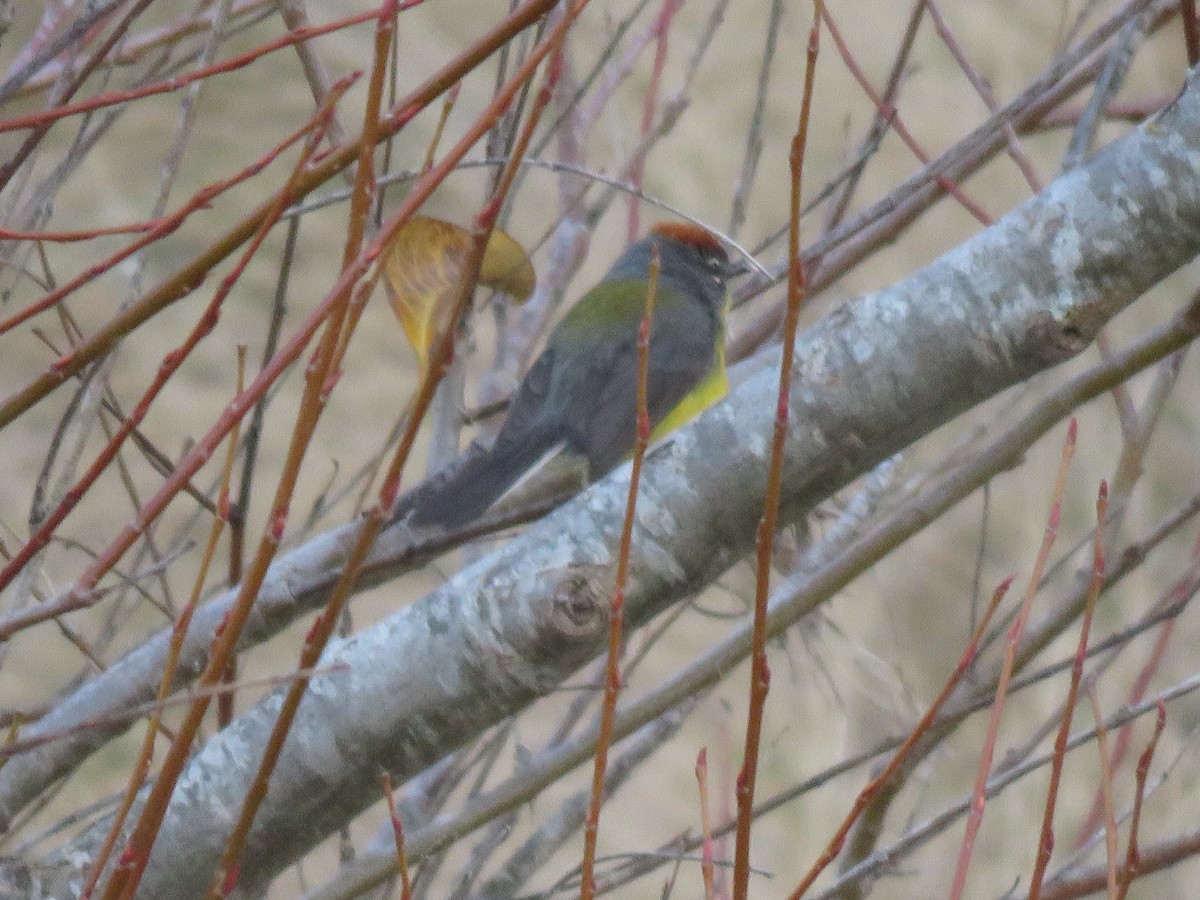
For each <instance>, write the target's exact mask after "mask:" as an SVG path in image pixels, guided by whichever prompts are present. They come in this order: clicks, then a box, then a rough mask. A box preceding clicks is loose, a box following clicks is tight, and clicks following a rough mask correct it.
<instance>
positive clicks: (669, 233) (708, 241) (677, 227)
mask: <svg viewBox="0 0 1200 900" xmlns="http://www.w3.org/2000/svg"><path fill="white" fill-rule="evenodd" d="M650 231H651V232H653V233H654V234H661V235H662V236H663V237H666V238H671V239H672V240H675V241H679V242H680V243H681V244H691V245H692V246H694V247H699V248H701V249H703V250H721V249H723V248H722V247H721V242H720V241H719V240H717V238H716V235H714V234H713V233H712V232H711V231H709V230H708V229H707V228H702V227H701V226H699V225H693V224H692V223H691V222H660V223H658V224H657V225H655V226H654V227H653V228H651V229H650Z"/></svg>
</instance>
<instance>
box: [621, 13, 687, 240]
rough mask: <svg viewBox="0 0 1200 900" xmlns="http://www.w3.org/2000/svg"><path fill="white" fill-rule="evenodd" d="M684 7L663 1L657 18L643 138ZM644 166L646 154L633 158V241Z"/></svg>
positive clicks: (628, 235)
mask: <svg viewBox="0 0 1200 900" xmlns="http://www.w3.org/2000/svg"><path fill="white" fill-rule="evenodd" d="M681 6H683V0H663V5H662V9H661V10H659V13H658V18H657V19H655V21H654V28H653V33H654V36H655V45H654V65H653V66H652V68H651V69H650V84H649V85H647V87H646V94H645V96H644V97H643V98H642V131H641V135H642V140H645V139H646V138H647V136H648V135H649V134H650V129H651V128H652V127H653V125H654V110H655V109H656V108H657V106H658V92H659V88H660V87H661V86H662V75H663V69H665V68H666V64H667V33H668V31H670V28H671V20H672V19H673V18H674V17H675V13H677V12H678V11H679V8H680V7H681ZM645 168H646V157H645V155H644V154H643V155H640V156H638V157H637V158H635V159H634V161H633V165H632V166H630V169H629V183H630V184H632V185H633V186H634V187H635V188H637V189H638V190H637V191H633V192H631V193H630V194H629V227H628V229H627V233H626V238H627V239H628V241H629V242H630V243H633V242H634V241H635V240H637V237H638V234H639V232H640V225H639V222H638V212H639V211H640V210H641V200H640V199H639V198H638V192H639V191H640V190H641V187H642V174H643V172H644V171H645Z"/></svg>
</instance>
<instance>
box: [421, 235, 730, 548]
mask: <svg viewBox="0 0 1200 900" xmlns="http://www.w3.org/2000/svg"><path fill="white" fill-rule="evenodd" d="M654 248H657V251H658V256H659V259H660V264H661V268H660V270H659V275H658V281H657V286H656V291H655V303H654V314H653V319H652V325H651V329H650V350H649V367H648V375H647V381H646V388H647V412H648V413H649V418H650V422H651V427H652V428H653V430H654V431H653V436H654V438H658V437H660V436H662V435H663V434H666V433H667V432H668V431H670V430H671V429H673V428H675V427H678V425H680V424H682V423H683V422H685V421H687V420H688V419H690V418H691V417H693V416H695V415H696V414H698V413H699V412H701V411H702V410H703V409H705V408H706V407H708V406H710V405H712V403H714V402H716V401H717V400H718V399H720V398H721V397H722V396H724V394H725V393H726V390H727V387H728V382H727V379H726V373H725V313H726V310H727V308H728V304H729V292H728V280H729V278H731V277H732V276H733V275H735V274H738V273H739V272H740V271H743V270H742V269H741V268H740V267H739V266H735V265H731V264H730V261H729V257H728V254H727V253H726V251H725V248H724V247H723V246H722V244H721V241H720V240H719V239H718V238H717V237H716V236H715V235H714V234H712V232H710V231H708V230H707V229H705V228H703V227H701V226H699V225H695V224H692V223H690V222H679V221H668V222H663V223H660V224H658V225H656V226H654V227H653V228H652V229H651V231H650V232H649V233H648V234H647V235H646V236H645V237H644V238H642V239H641V240H638V241H636V242H634V243H633V244H631V245H629V247H628V248H627V249H626V250H625V252H624V253H623V254H621V256H620V257H619V258H618V259H617V261H616V262H615V263H614V264H613V266H612V268H611V269H609V271H608V273H607V274H606V275H605V276H604V278H602V279H601V280H600V281H599V282H598V283H597V284H596V285H595V286H594V287H593V288H592V289H591V290H589V291H588V292H587V293H586V294H584V296H583V297H582V298H580V299H579V301H578V302H576V303H575V304H574V305H573V306H572V307H571V308H570V310H569V311H568V312H567V313H566V315H565V316H564V317H563V318H562V320H561V321H560V322H559V323H558V325H557V326H555V328H554V329H553V330H552V331H551V333H550V336H549V338H548V339H547V341H546V346H545V349H544V350H543V351H542V352H541V354H540V355H539V356H538V357H537V359H536V360H535V361H534V363H533V365H532V366H531V367H530V368H529V371H528V372H527V373H526V375H525V377H524V378H523V379H522V380H521V382H520V384H519V385H518V387H517V389H516V391H515V392H514V393H513V395H512V399H511V400H510V402H509V406H508V413H507V416H506V418H505V419H504V422H503V424H502V425H501V426H500V430H499V433H498V434H497V435H496V439H495V441H494V442H492V444H491V446H485V445H484V444H483V443H482V442H479V441H477V442H475V443H474V444H472V445H471V446H470V447H469V448H468V450H467V451H466V452H465V453H464V454H463V455H462V456H461V457H459V459H458V461H457V462H456V463H454V464H451V465H450V466H449V467H447V469H445V470H443V472H442V473H439V474H437V475H435V476H433V479H432V480H430V481H428V482H427V483H426V485H425V489H423V490H421V489H419V490H417V491H416V492H415V494H416V495H415V497H414V498H413V500H412V503H411V506H410V507H409V510H408V511H407V513H406V515H405V518H406V520H407V522H408V524H409V525H410V526H413V527H419V528H422V527H429V526H440V527H442V528H445V529H453V528H461V527H463V526H465V525H468V524H470V523H472V522H474V521H475V520H477V519H478V518H479V517H480V516H481V515H482V514H483V513H485V512H486V511H487V510H488V509H489V508H490V507H491V506H492V504H493V503H495V502H496V501H497V500H498V499H499V498H500V497H502V496H503V495H504V494H505V493H507V492H508V491H509V490H510V489H511V488H512V487H513V486H514V485H515V484H517V483H518V482H519V481H520V480H521V479H522V478H523V477H524V476H525V475H526V473H527V472H529V471H530V470H533V469H534V468H535V467H537V466H538V465H539V464H540V463H541V462H542V461H543V460H545V459H546V458H548V457H550V456H552V455H556V454H559V453H563V454H570V455H571V456H573V457H580V458H582V459H583V460H584V461H585V462H586V467H587V469H586V471H587V477H588V479H589V480H593V481H594V480H596V479H597V478H599V477H601V476H602V475H604V474H606V473H607V472H609V471H610V470H611V469H613V468H615V467H616V465H617V464H618V463H620V462H621V461H622V460H623V459H625V458H626V457H627V456H628V455H629V454H630V452H631V451H632V449H633V446H634V443H635V439H636V436H637V430H636V429H637V385H638V355H637V353H638V351H637V342H638V330H639V326H640V324H641V320H642V318H643V316H644V312H645V306H646V293H647V289H648V286H649V281H648V279H649V271H650V264H651V255H652V253H653V250H654Z"/></svg>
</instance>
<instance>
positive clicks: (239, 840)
mask: <svg viewBox="0 0 1200 900" xmlns="http://www.w3.org/2000/svg"><path fill="white" fill-rule="evenodd" d="M395 8H396V7H395V6H394V5H393V6H392V7H391V9H389V10H385V14H386V13H391V14H390V15H381V19H380V27H379V30H378V31H377V33H376V61H375V69H374V71H373V73H372V82H371V96H370V102H369V103H368V116H367V119H366V122H365V124H364V128H363V137H362V141H361V146H362V149H363V159H362V160H360V168H359V181H358V183H356V186H355V198H356V199H355V201H354V202H353V203H352V207H353V209H354V213H353V214H354V215H355V217H356V222H354V223H352V227H351V234H350V238H349V241H348V245H347V246H348V251H349V248H351V247H354V246H356V245H357V244H358V243H359V242H360V241H361V236H362V229H363V227H364V225H365V220H366V216H367V214H368V212H369V210H370V202H369V188H370V184H371V176H370V172H371V167H370V166H369V164H368V161H369V155H370V152H371V148H373V147H374V145H375V143H376V142H377V137H378V135H377V134H376V133H375V132H376V129H377V128H379V127H381V126H380V125H379V124H378V122H377V119H376V117H375V114H374V113H375V111H376V110H377V106H378V103H379V101H380V96H381V92H382V89H383V73H384V70H385V60H386V56H387V50H388V47H389V46H390V45H391V43H392V40H391V30H392V29H393V28H394V18H395ZM581 8H582V6H581V5H580V6H578V7H577V8H575V9H574V10H573V11H572V13H570V14H567V15H564V16H563V17H562V18H561V19H560V20H559V22H558V23H557V24H556V26H555V28H554V29H553V30H552V31H551V32H550V33H549V34H548V35H547V36H546V37H545V38H544V39H543V40H542V42H541V43H540V44H538V45H537V46H535V47H534V49H533V50H532V51H530V53H529V55H528V56H527V57H526V58H525V59H524V61H523V62H522V64H521V65H520V67H519V68H518V69H517V71H516V73H515V74H514V75H513V76H512V77H511V78H510V79H509V80H508V81H507V82H506V83H505V84H504V85H503V87H502V88H501V89H500V90H498V91H497V92H496V95H495V97H494V98H493V99H492V102H491V103H490V104H488V107H487V108H486V109H485V110H484V112H483V113H482V114H481V116H480V117H479V119H477V120H476V122H475V123H474V125H473V126H472V128H470V129H468V134H467V136H464V137H463V138H462V139H461V140H460V141H459V142H458V143H457V144H455V146H454V148H453V150H452V151H451V152H450V153H449V154H448V156H447V158H446V159H444V160H443V161H442V162H441V163H439V164H438V165H437V166H435V167H434V168H433V169H431V170H430V171H429V172H428V173H427V174H426V177H425V178H424V179H422V181H421V182H419V183H420V184H428V185H430V186H431V187H432V185H433V184H437V183H440V182H441V181H442V180H444V179H445V177H446V175H447V174H448V173H449V172H450V171H451V170H452V169H453V167H454V166H456V165H457V164H458V162H459V161H460V160H461V159H462V157H463V156H464V155H465V154H466V152H467V150H468V149H469V148H470V147H471V146H472V145H473V144H474V143H475V141H476V140H478V139H479V137H481V136H482V135H483V134H484V133H485V132H486V131H487V130H488V129H489V128H491V127H492V126H493V125H494V124H495V122H496V121H497V120H498V119H499V117H500V115H501V114H502V113H503V112H504V110H506V109H508V108H509V106H510V105H511V103H512V101H513V99H514V97H515V96H516V94H517V91H518V90H520V89H521V87H522V86H523V85H524V84H525V83H526V82H528V81H529V79H531V78H532V77H533V76H534V74H535V73H536V71H537V67H538V66H539V65H540V64H541V62H542V60H543V59H545V58H546V56H547V55H548V54H550V53H552V52H554V51H555V50H556V49H557V48H559V47H560V46H561V44H562V40H563V38H564V36H565V34H566V31H567V29H568V28H569V27H570V25H571V24H572V23H573V22H574V19H575V17H576V16H577V15H578V12H579V9H581ZM557 77H558V66H557V65H556V64H555V63H554V62H552V63H551V65H550V66H549V71H548V73H547V85H546V86H545V88H544V89H543V90H542V91H540V92H539V94H538V99H537V101H536V102H535V104H534V107H533V109H532V111H531V113H530V116H529V118H528V120H527V121H526V123H525V126H524V128H523V129H522V132H521V135H520V137H519V138H518V140H517V142H516V145H515V147H514V149H513V153H512V156H511V158H510V160H509V163H508V165H507V166H506V167H505V169H504V171H503V172H502V174H501V178H500V179H499V182H498V184H497V187H496V190H495V193H494V194H493V196H492V198H491V199H490V200H489V201H488V203H487V204H485V205H484V207H483V209H482V210H481V211H480V213H479V215H478V216H477V218H476V227H475V231H474V233H473V236H472V237H473V243H472V246H471V251H470V255H469V258H468V260H467V262H466V263H465V265H464V266H463V272H462V275H461V279H460V283H459V288H458V295H457V297H456V299H455V303H454V306H453V310H452V312H451V315H450V316H449V317H448V319H447V321H448V322H450V323H452V324H451V327H449V328H447V329H446V331H445V332H444V333H443V334H442V335H441V337H440V340H439V341H438V343H437V345H436V348H435V351H434V353H433V355H432V356H431V364H430V366H429V367H428V368H427V369H425V371H424V372H423V373H422V378H421V382H420V384H419V385H418V389H417V393H416V396H415V397H414V399H413V401H412V404H411V409H410V414H409V415H408V416H407V418H406V426H405V430H404V433H403V435H402V436H401V438H400V441H399V443H398V444H397V447H396V450H395V452H394V453H393V456H392V460H391V463H390V465H389V468H388V471H387V474H386V476H385V477H384V480H383V484H382V486H381V487H380V492H379V502H378V503H377V504H376V505H375V506H374V507H373V508H372V509H371V511H370V512H369V513H368V515H367V517H366V519H365V521H364V522H363V524H362V527H361V528H360V529H359V531H358V534H357V535H356V537H355V542H354V545H353V547H352V548H351V549H350V551H349V553H348V554H347V558H346V563H345V566H344V568H343V569H342V572H341V573H340V575H339V576H338V580H337V582H336V584H335V585H334V587H333V589H332V590H331V592H330V597H329V601H328V603H327V604H326V606H325V609H324V610H323V611H322V613H321V614H320V615H319V616H318V617H317V619H316V621H315V622H314V623H313V625H312V628H311V629H310V630H309V633H308V635H307V637H306V638H305V641H304V647H303V649H302V651H301V654H300V667H301V668H304V667H311V666H313V665H315V663H316V662H317V660H319V659H320V656H321V653H322V652H323V651H324V649H325V647H326V646H327V645H328V642H329V639H330V638H331V637H332V636H333V632H334V629H335V627H336V626H337V623H338V621H339V619H340V618H341V615H342V612H343V610H344V609H345V605H346V602H347V601H348V600H349V597H350V593H351V589H352V587H353V585H354V582H355V581H356V580H357V578H358V575H359V572H360V570H361V568H362V564H363V562H364V561H365V560H366V558H367V554H368V553H369V552H370V550H371V548H372V546H374V543H375V537H376V536H377V535H378V534H379V531H380V530H381V529H382V528H383V525H384V523H385V522H386V521H387V519H388V517H389V516H390V513H391V508H392V506H393V505H394V503H395V499H396V495H397V494H398V493H399V489H400V475H401V473H402V472H403V470H404V466H405V464H406V463H407V461H408V458H409V455H410V453H411V452H412V448H413V445H414V444H415V442H416V437H417V430H418V428H419V427H420V423H421V421H422V420H423V419H424V417H425V413H426V412H427V411H428V408H429V404H430V403H431V402H432V400H433V395H434V390H435V389H436V387H437V383H438V381H439V380H440V377H441V373H442V372H443V371H444V370H445V367H446V365H447V364H448V362H449V360H450V357H451V354H452V352H453V347H454V338H455V333H454V329H455V325H456V323H458V322H459V321H461V319H462V318H463V316H464V315H465V313H466V310H467V307H468V304H469V303H470V299H471V296H472V294H473V293H474V288H475V284H476V282H477V281H478V279H479V269H480V266H481V264H482V261H483V253H484V249H485V247H486V246H487V241H488V237H489V235H490V234H491V231H492V229H493V227H494V226H495V222H496V218H497V217H498V216H499V214H500V210H501V208H502V206H503V202H504V199H505V197H506V196H507V195H508V191H509V189H510V188H511V187H512V182H513V178H514V176H515V174H516V171H517V169H518V167H519V165H520V163H521V161H522V159H523V158H524V155H525V152H526V149H527V148H528V146H529V140H530V138H531V136H532V134H533V131H534V129H535V128H536V127H537V124H538V121H539V120H540V117H541V114H542V112H543V111H544V110H545V107H546V106H547V105H548V103H549V101H550V97H551V95H552V88H553V84H554V82H555V80H556V79H557ZM430 179H436V181H431V180H430ZM417 193H418V192H417V191H416V190H415V189H414V191H413V192H412V193H410V194H409V197H408V202H407V203H406V204H404V205H402V206H401V209H400V210H399V211H397V213H395V214H394V215H393V217H392V218H391V219H389V220H388V222H387V224H386V226H385V227H384V228H383V229H381V230H380V233H379V234H378V235H377V236H376V237H375V239H374V240H373V241H372V243H371V245H370V246H369V247H367V248H366V250H364V251H362V252H360V253H357V254H356V255H355V256H354V258H353V259H352V258H351V254H350V253H349V252H347V254H346V263H347V265H346V271H351V270H353V269H354V268H355V267H356V266H358V265H360V261H361V260H362V259H364V258H368V259H372V260H373V259H375V258H377V257H378V255H379V253H380V252H382V248H384V247H386V246H388V245H389V244H390V242H391V241H392V239H393V238H394V236H395V234H396V233H397V232H398V231H399V229H400V226H401V225H402V224H403V223H404V222H405V221H407V220H408V219H409V218H411V216H412V214H413V212H414V211H415V209H416V208H418V206H419V204H420V203H421V202H424V199H425V198H424V197H422V198H421V199H420V200H417V199H414V194H417ZM426 196H427V195H426ZM378 273H379V270H378V269H376V270H375V275H376V277H377V276H378ZM372 282H373V279H369V280H368V284H367V285H364V286H362V287H363V288H364V289H369V285H370V284H371V283H372ZM350 284H352V282H351V283H350ZM346 290H347V291H348V290H349V286H348V287H347V289H346ZM345 309H346V313H345V315H346V317H347V319H350V318H351V317H352V315H353V311H352V308H351V307H350V306H346V307H345ZM327 334H332V338H331V342H330V353H329V358H328V361H327V360H326V359H325V357H324V350H325V344H326V341H324V340H323V341H322V345H321V350H322V358H321V359H320V360H318V362H317V364H315V365H314V366H312V367H310V369H311V370H312V371H313V372H314V378H315V379H318V380H322V381H323V379H324V378H326V377H328V376H329V374H330V373H332V372H333V371H334V369H333V366H332V363H334V362H336V361H337V359H338V358H339V354H340V353H341V352H342V351H343V350H344V347H345V341H344V340H342V339H341V336H340V335H339V334H338V333H337V332H336V331H333V330H331V331H330V332H327ZM322 373H324V374H322ZM326 390H327V388H325V387H324V385H323V386H322V395H323V394H324V393H325V392H326ZM281 528H282V522H280V526H279V530H281ZM214 657H215V654H214ZM210 665H211V663H210ZM307 686H308V682H307V679H304V680H298V681H296V682H293V683H292V685H291V686H290V687H289V689H288V691H287V693H286V694H285V696H284V698H283V702H282V703H281V705H280V710H279V714H278V716H277V718H276V720H275V724H274V726H273V727H272V729H271V734H270V735H269V736H268V738H267V742H266V746H265V748H264V750H263V757H262V761H261V763H260V765H259V768H258V771H257V772H256V773H255V776H254V780H253V782H252V783H251V786H250V788H249V789H248V790H247V792H246V798H245V802H244V803H243V806H242V810H241V814H240V815H239V818H238V822H237V824H236V826H235V827H234V829H233V831H232V833H231V834H230V837H229V841H228V843H227V845H226V848H225V852H224V854H223V855H222V860H221V865H220V867H219V870H218V876H217V878H216V879H215V880H214V883H213V885H212V888H211V889H210V894H209V896H210V897H220V896H223V895H224V894H227V893H229V892H231V891H232V889H233V887H234V886H235V884H236V881H237V878H238V873H239V866H240V859H241V855H242V852H243V851H244V848H245V843H246V839H247V838H248V836H249V832H250V827H251V825H252V824H253V821H254V817H255V814H256V813H257V811H258V808H259V806H260V805H261V804H262V801H263V800H264V799H265V797H266V793H267V785H268V783H269V781H270V778H271V774H272V772H273V771H274V770H275V766H276V764H277V763H278V760H279V756H280V753H281V751H282V749H283V745H284V741H285V740H286V739H287V735H288V732H289V731H290V730H291V726H292V723H293V722H294V721H295V716H296V712H297V710H298V709H299V708H300V701H301V700H302V699H303V697H304V693H305V691H306V690H307Z"/></svg>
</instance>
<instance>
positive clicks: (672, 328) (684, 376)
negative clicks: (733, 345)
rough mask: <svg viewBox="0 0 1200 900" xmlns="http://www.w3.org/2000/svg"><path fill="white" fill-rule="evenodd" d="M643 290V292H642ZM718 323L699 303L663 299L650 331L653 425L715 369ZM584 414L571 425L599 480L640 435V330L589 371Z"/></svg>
mask: <svg viewBox="0 0 1200 900" xmlns="http://www.w3.org/2000/svg"><path fill="white" fill-rule="evenodd" d="M639 290H641V288H639ZM717 339H718V334H717V323H716V321H715V320H714V318H713V316H712V314H711V313H710V312H709V311H708V310H706V309H705V308H704V307H703V306H701V305H700V304H699V303H696V302H693V301H688V300H683V299H682V298H679V297H671V296H670V295H667V296H664V297H661V298H660V303H659V305H658V306H657V307H656V309H655V314H654V327H653V328H652V329H651V332H650V366H649V373H648V380H647V385H646V387H647V407H648V411H649V414H650V422H651V425H652V426H654V425H657V424H658V423H659V422H660V421H662V420H663V419H664V418H666V417H667V415H668V414H669V413H670V412H671V411H672V410H673V409H675V407H676V406H678V405H679V403H680V401H682V400H683V399H684V398H685V397H686V396H687V395H688V394H689V392H691V391H692V389H693V388H695V387H696V385H697V384H699V383H700V382H701V381H702V380H703V379H704V377H705V375H707V374H709V372H710V371H711V370H712V368H713V365H714V362H715V358H716V350H715V342H716V341H717ZM589 368H593V371H592V372H591V373H589V376H588V381H589V382H590V383H591V384H592V385H594V388H593V389H592V390H591V391H590V392H587V393H586V397H587V401H586V402H585V403H581V404H580V407H579V410H580V414H579V415H578V416H576V417H575V419H574V420H573V421H572V422H571V425H570V428H571V430H570V436H569V441H570V443H571V444H572V445H574V446H575V447H576V449H578V450H579V451H580V452H582V453H583V454H584V455H586V457H587V459H588V469H589V474H590V475H591V477H592V478H596V477H599V476H600V475H603V474H604V473H605V472H607V471H608V470H609V469H611V468H613V467H614V466H615V465H616V464H617V463H619V462H620V461H621V460H622V459H624V458H625V456H626V455H628V453H629V452H630V450H631V449H632V448H633V444H634V439H635V437H636V434H637V431H636V429H637V378H638V360H637V328H636V326H635V327H634V328H633V329H631V330H629V333H628V334H626V335H624V336H623V337H622V339H620V340H619V341H615V342H613V352H612V353H608V354H604V356H603V358H602V359H601V360H598V361H597V366H595V367H589Z"/></svg>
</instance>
